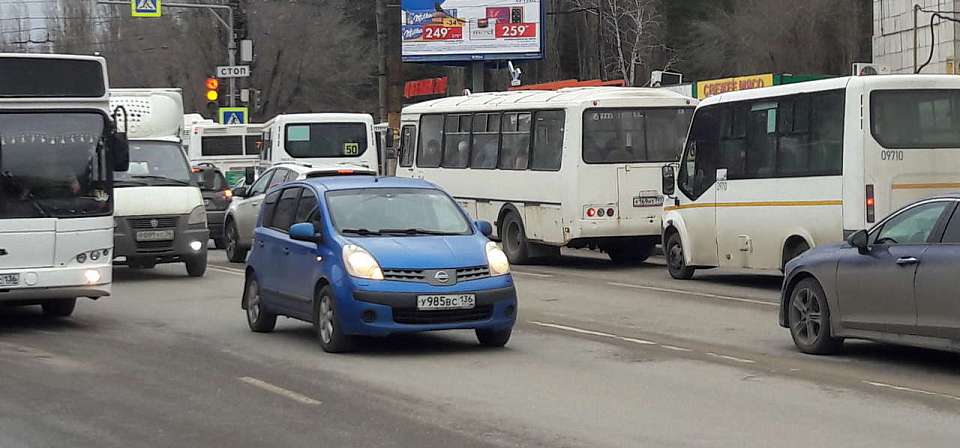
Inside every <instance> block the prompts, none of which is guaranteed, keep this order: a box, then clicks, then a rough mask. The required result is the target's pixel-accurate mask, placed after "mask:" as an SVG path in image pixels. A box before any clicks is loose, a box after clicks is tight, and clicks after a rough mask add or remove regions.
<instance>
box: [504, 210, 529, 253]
mask: <svg viewBox="0 0 960 448" xmlns="http://www.w3.org/2000/svg"><path fill="white" fill-rule="evenodd" d="M500 230H501V231H500V239H501V240H502V241H503V251H504V252H505V253H506V254H507V259H508V260H510V263H513V264H526V263H528V262H529V261H530V245H529V244H528V243H527V234H526V230H525V229H524V228H523V221H522V220H521V219H520V217H519V216H517V214H516V213H508V214H507V217H506V219H504V220H503V227H502V228H501V229H500Z"/></svg>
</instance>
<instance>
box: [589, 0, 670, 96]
mask: <svg viewBox="0 0 960 448" xmlns="http://www.w3.org/2000/svg"><path fill="white" fill-rule="evenodd" d="M572 5H573V6H574V7H576V8H578V9H582V10H587V11H591V12H592V13H593V14H599V15H600V19H601V20H600V23H601V26H602V27H603V31H604V32H603V35H604V40H603V42H602V43H601V45H604V47H605V48H606V49H608V51H605V52H604V53H605V59H606V60H605V61H604V64H605V65H606V67H607V69H608V71H612V72H614V73H617V74H618V77H620V78H622V79H623V80H624V82H626V84H627V85H630V86H636V85H640V84H642V80H643V79H644V78H643V77H642V74H644V73H646V72H647V71H648V70H649V69H651V68H653V67H657V66H660V67H663V68H666V66H669V65H670V64H671V63H672V62H673V61H674V56H673V52H672V51H671V50H670V49H669V48H668V47H667V46H666V45H665V44H664V42H663V31H664V29H665V20H664V17H663V15H662V14H661V13H660V0H572ZM656 62H661V63H660V64H657V63H656Z"/></svg>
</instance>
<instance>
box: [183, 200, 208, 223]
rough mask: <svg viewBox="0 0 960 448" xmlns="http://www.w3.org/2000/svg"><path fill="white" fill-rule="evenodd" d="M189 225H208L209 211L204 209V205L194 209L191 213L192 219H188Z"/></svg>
mask: <svg viewBox="0 0 960 448" xmlns="http://www.w3.org/2000/svg"><path fill="white" fill-rule="evenodd" d="M187 224H189V225H196V224H203V225H207V209H206V208H204V207H203V206H202V205H198V206H196V207H194V209H193V210H192V211H191V212H190V217H189V218H187Z"/></svg>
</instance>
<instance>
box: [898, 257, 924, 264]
mask: <svg viewBox="0 0 960 448" xmlns="http://www.w3.org/2000/svg"><path fill="white" fill-rule="evenodd" d="M919 262H920V260H918V259H917V257H900V258H898V259H897V264H899V265H900V266H908V265H911V264H917V263H919Z"/></svg>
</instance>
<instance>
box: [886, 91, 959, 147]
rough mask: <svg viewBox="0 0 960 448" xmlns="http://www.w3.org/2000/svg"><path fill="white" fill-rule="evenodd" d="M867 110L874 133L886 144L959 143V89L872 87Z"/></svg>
mask: <svg viewBox="0 0 960 448" xmlns="http://www.w3.org/2000/svg"><path fill="white" fill-rule="evenodd" d="M870 112H871V115H872V119H871V129H872V130H873V137H874V138H875V139H876V140H877V142H879V143H880V144H881V145H883V147H885V148H888V149H908V148H958V147H960V91H957V90H879V91H874V92H873V93H872V94H871V98H870Z"/></svg>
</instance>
